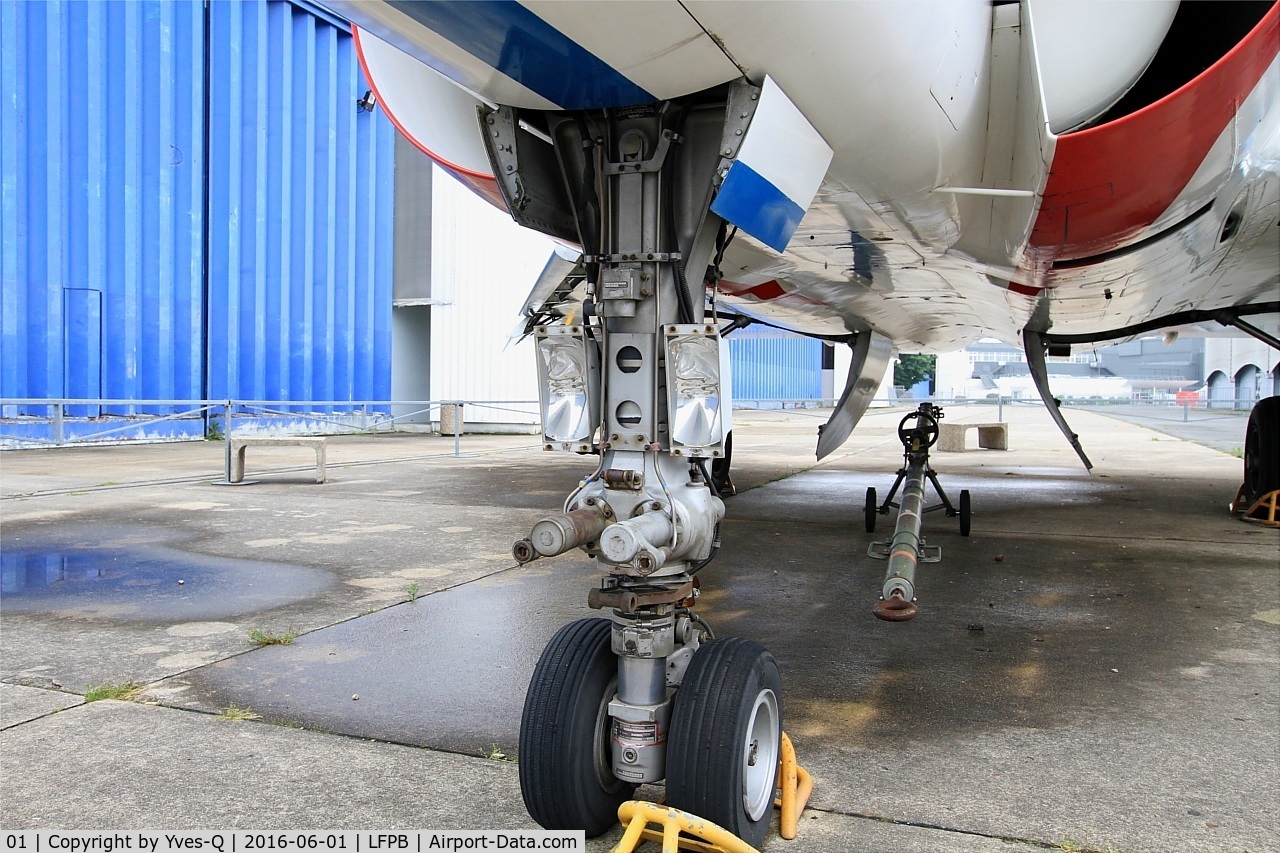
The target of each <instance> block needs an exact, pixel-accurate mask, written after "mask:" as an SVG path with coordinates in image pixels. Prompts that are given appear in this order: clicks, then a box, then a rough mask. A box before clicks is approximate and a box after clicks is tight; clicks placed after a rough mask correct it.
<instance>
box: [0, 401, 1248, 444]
mask: <svg viewBox="0 0 1280 853" xmlns="http://www.w3.org/2000/svg"><path fill="white" fill-rule="evenodd" d="M927 399H928V400H929V401H930V402H933V403H937V404H939V405H947V406H949V407H956V406H986V407H990V406H995V407H996V409H997V419H998V420H1000V421H1003V420H1004V407H1005V406H1007V405H1008V406H1033V407H1040V406H1042V405H1043V404H1042V403H1041V402H1040V400H1039V399H1038V398H1034V397H1021V398H1020V397H1009V396H1004V395H999V396H996V397H993V398H979V397H968V398H963V397H953V398H944V397H930V398H927ZM836 402H837V401H836V400H834V399H805V398H798V397H778V398H753V399H742V400H735V401H734V408H735V409H739V410H768V409H782V410H787V409H790V410H803V409H824V408H831V407H833V406H834V405H835V404H836ZM919 402H921V400H917V399H913V398H909V397H899V398H897V399H891V398H883V399H877V400H873V401H872V404H871V405H872V407H873V409H872V411H874V410H875V409H884V408H886V407H887V408H894V407H913V406H915V405H917V404H918V403H919ZM1255 402H1256V401H1255V400H1253V399H1249V398H1240V399H1216V400H1210V399H1195V400H1188V399H1182V400H1177V399H1166V400H1134V399H1106V398H1067V399H1064V400H1063V401H1062V405H1063V407H1064V408H1081V409H1094V410H1101V411H1106V410H1108V409H1112V410H1115V411H1118V410H1120V409H1123V408H1130V409H1132V408H1135V407H1138V408H1141V409H1142V410H1143V411H1144V412H1148V413H1151V412H1167V413H1169V414H1171V415H1174V416H1175V417H1176V418H1177V419H1179V420H1181V421H1182V422H1184V423H1186V422H1189V421H1191V420H1193V419H1195V418H1199V419H1206V418H1210V417H1236V416H1239V415H1241V414H1245V413H1247V412H1248V411H1249V410H1250V409H1251V408H1252V406H1253V404H1254V403H1255ZM80 409H88V410H97V414H91V413H87V412H80V411H77V410H80ZM111 409H119V410H124V411H122V412H112V411H104V410H111ZM477 409H480V410H485V411H489V412H502V413H506V414H509V415H517V416H518V418H516V419H515V420H507V421H505V423H513V422H515V421H519V422H521V423H522V425H526V426H536V425H537V423H538V419H539V404H538V402H537V401H536V400H165V399H155V400H137V399H131V400H123V399H101V398H58V399H51V398H44V397H39V398H37V397H14V398H0V449H26V448H36V447H62V446H66V445H86V444H88V445H92V444H107V443H111V444H115V443H119V442H120V441H181V440H194V439H201V438H208V439H219V440H220V439H223V438H227V437H230V436H231V435H232V434H233V433H235V432H236V430H237V429H240V430H242V431H247V432H248V433H250V434H264V433H268V434H270V433H271V431H273V430H274V431H275V434H304V433H305V434H316V433H322V434H344V433H345V434H362V433H374V432H386V431H396V430H397V429H400V428H401V427H402V425H404V424H419V425H422V424H423V423H424V419H425V422H426V423H439V424H441V426H443V427H447V426H448V425H449V423H450V422H452V424H453V426H454V429H451V430H450V429H442V430H441V432H442V433H443V434H445V435H448V434H450V433H452V434H453V435H454V440H455V450H457V445H459V444H460V441H461V435H462V433H463V429H464V428H463V424H464V423H465V420H466V419H465V416H464V415H463V413H464V412H467V411H475V410H477ZM32 410H43V412H42V413H35V412H33V411H32ZM148 410H150V411H148ZM156 410H160V411H156ZM406 410H407V411H406ZM1175 413H1176V414H1175ZM815 414H816V413H815ZM1168 419H1172V418H1168ZM161 424H169V425H171V426H173V427H175V428H174V429H171V430H169V431H167V432H165V431H157V430H156V427H157V426H158V425H161ZM476 426H480V425H479V424H476ZM148 431H150V434H148Z"/></svg>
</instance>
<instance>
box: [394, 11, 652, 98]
mask: <svg viewBox="0 0 1280 853" xmlns="http://www.w3.org/2000/svg"><path fill="white" fill-rule="evenodd" d="M390 2H391V5H392V6H395V7H396V8H397V9H399V10H400V11H401V12H403V13H404V14H406V15H408V16H409V17H410V18H413V19H414V20H415V21H417V22H419V23H420V24H423V25H424V26H426V27H428V28H429V29H431V30H433V31H434V32H436V33H438V34H440V35H441V36H443V37H444V38H446V39H448V40H449V41H450V42H452V43H454V44H456V45H457V46H458V47H460V48H462V49H463V50H465V51H466V52H467V53H469V54H471V55H472V56H474V57H475V58H476V59H479V60H480V61H481V62H483V63H485V64H486V65H488V66H489V67H491V68H496V69H497V70H498V71H501V72H502V73H503V74H505V75H506V76H508V77H510V78H511V79H512V80H515V81H516V82H518V83H520V84H521V85H523V86H525V87H526V88H528V89H531V90H533V91H534V92H537V93H538V94H539V95H541V96H542V97H544V98H546V99H547V100H549V101H551V102H552V103H554V104H557V105H559V106H560V107H561V108H563V109H566V110H581V109H592V108H598V107H621V106H629V105H631V104H647V103H651V102H653V101H656V100H657V98H655V97H654V96H653V95H651V94H649V93H648V92H646V91H645V90H644V89H642V88H640V87H639V86H637V85H636V84H635V83H632V82H631V81H630V80H628V79H627V78H626V77H624V76H623V75H622V74H621V73H620V72H618V71H616V70H614V68H613V67H612V66H610V65H609V64H608V63H606V62H604V61H603V60H601V59H600V58H599V57H597V56H596V55H595V54H593V53H591V52H590V51H588V50H586V49H585V48H583V47H582V46H581V45H579V44H578V43H577V42H575V41H573V39H571V38H569V37H568V36H566V35H565V34H564V33H562V32H560V31H559V30H557V29H556V28H555V27H553V26H551V25H550V24H548V23H547V22H546V21H544V20H542V19H541V18H539V17H538V16H537V15H535V14H534V13H533V12H530V11H529V10H528V9H526V8H525V7H524V6H521V5H520V4H519V3H517V2H515V0H438V2H433V3H418V2H412V0H390ZM624 37H625V36H624ZM436 70H438V71H441V72H442V73H444V72H446V71H447V69H446V68H442V67H441V68H437V69H436Z"/></svg>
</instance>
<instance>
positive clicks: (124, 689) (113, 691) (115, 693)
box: [84, 681, 145, 702]
mask: <svg viewBox="0 0 1280 853" xmlns="http://www.w3.org/2000/svg"><path fill="white" fill-rule="evenodd" d="M144 687H145V685H142V684H139V683H138V682H136V681H126V682H124V683H123V684H112V683H108V684H99V685H98V686H97V687H90V688H89V689H88V690H86V691H85V693H84V701H85V702H97V701H98V700H99V699H116V700H118V701H120V702H132V701H133V700H134V699H136V698H138V694H140V693H141V692H142V690H143V688H144Z"/></svg>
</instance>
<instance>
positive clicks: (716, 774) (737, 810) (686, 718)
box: [667, 638, 782, 847]
mask: <svg viewBox="0 0 1280 853" xmlns="http://www.w3.org/2000/svg"><path fill="white" fill-rule="evenodd" d="M781 738H782V679H781V676H779V674H778V665H777V662H776V661H774V659H773V655H771V654H770V653H769V652H768V651H766V650H765V648H764V647H763V646H761V645H760V644H759V643H755V642H752V641H750V640H743V639H739V638H726V639H719V640H712V641H711V642H708V643H703V644H702V645H701V646H700V647H699V648H698V650H697V651H696V652H695V653H694V655H693V659H692V660H691V661H690V662H689V669H688V670H687V671H686V672H685V676H684V680H683V681H682V682H681V685H680V689H679V690H678V691H677V692H676V698H675V707H674V708H673V709H672V712H671V731H670V733H669V734H668V736H667V804H668V805H670V806H672V807H673V808H677V809H683V810H684V811H687V812H692V813H693V814H696V815H698V816H699V817H702V818H705V819H706V820H709V821H711V822H712V823H715V824H718V825H720V826H722V827H724V828H725V829H727V830H728V831H729V832H731V833H733V834H734V835H736V836H738V837H739V838H741V839H742V840H743V841H745V842H746V843H747V844H750V845H751V846H752V847H759V846H760V844H761V843H762V842H763V841H764V837H765V835H766V833H767V832H768V830H769V817H770V815H771V813H772V810H773V808H772V807H773V799H774V788H775V786H776V784H777V775H778V756H779V755H780V750H781Z"/></svg>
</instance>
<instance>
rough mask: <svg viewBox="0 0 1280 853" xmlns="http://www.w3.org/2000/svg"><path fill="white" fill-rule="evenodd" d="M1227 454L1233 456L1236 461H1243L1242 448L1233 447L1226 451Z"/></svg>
mask: <svg viewBox="0 0 1280 853" xmlns="http://www.w3.org/2000/svg"><path fill="white" fill-rule="evenodd" d="M1227 452H1228V453H1230V454H1231V455H1232V456H1234V457H1235V458H1237V459H1243V458H1244V448H1243V447H1233V448H1231V449H1230V450H1228V451H1227Z"/></svg>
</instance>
